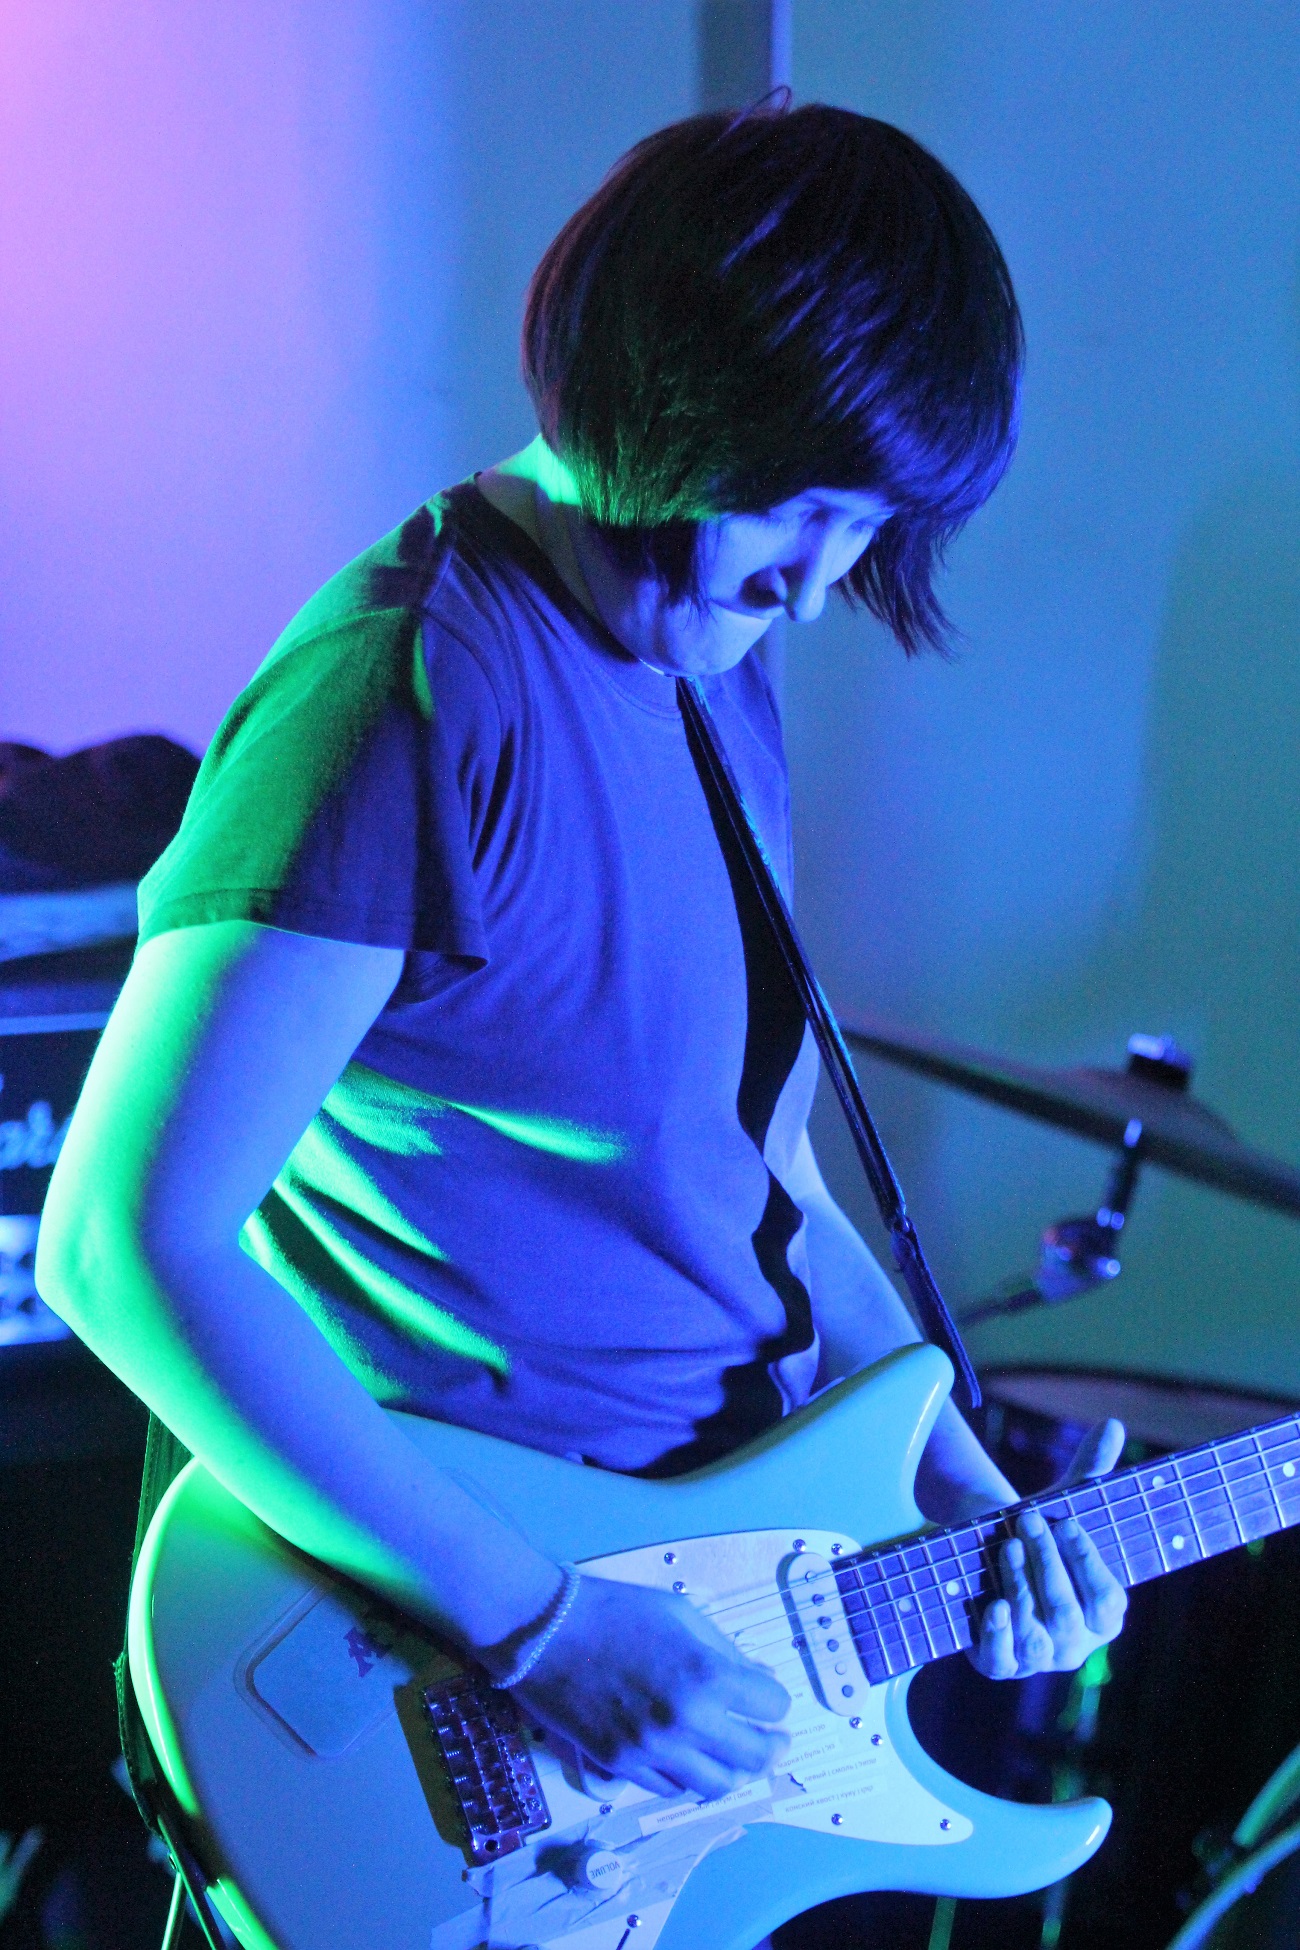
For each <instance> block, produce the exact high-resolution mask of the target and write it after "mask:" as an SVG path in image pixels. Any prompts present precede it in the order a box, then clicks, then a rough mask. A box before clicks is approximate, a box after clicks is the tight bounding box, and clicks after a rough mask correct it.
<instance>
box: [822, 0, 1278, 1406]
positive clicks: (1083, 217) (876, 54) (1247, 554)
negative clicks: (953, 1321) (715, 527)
mask: <svg viewBox="0 0 1300 1950" xmlns="http://www.w3.org/2000/svg"><path fill="white" fill-rule="evenodd" d="M794 61H795V65H794V78H795V86H796V90H797V93H798V95H799V97H800V98H801V99H809V98H818V97H820V98H822V99H825V100H831V101H838V102H842V103H844V104H846V105H847V106H850V107H853V108H856V109H859V110H862V111H865V112H868V113H873V114H878V115H881V116H883V117H885V118H887V119H889V120H891V121H895V122H897V123H899V124H901V126H902V127H904V128H905V129H907V130H909V131H910V132H911V133H913V134H914V135H916V136H918V137H919V138H920V139H921V140H922V141H923V142H926V143H927V144H929V145H930V146H931V147H932V148H934V149H935V150H936V151H937V152H938V154H939V155H940V156H941V157H942V158H943V159H944V161H946V162H947V163H948V164H949V165H950V166H951V167H952V168H953V169H955V171H956V172H957V174H958V175H959V177H960V178H961V179H962V181H963V182H965V183H966V184H967V185H968V187H969V188H970V189H971V190H972V192H973V193H974V195H975V197H976V199H977V200H978V202H979V203H980V205H981V206H982V208H983V209H984V211H985V212H986V214H987V215H988V217H989V218H990V220H991V222H992V224H993V226H994V229H995V230H996V231H997V234H998V236H999V238H1000V239H1001V241H1002V244H1003V247H1004V249H1005V251H1006V253H1007V256H1008V258H1009V261H1010V264H1011V268H1012V272H1013V275H1014V277H1015V280H1016V284H1017V288H1018V291H1019V294H1020V298H1021V302H1022V305H1023V309H1024V314H1025V321H1026V327H1027V332H1028V339H1029V372H1028V383H1027V387H1026V393H1025V407H1024V431H1023V436H1022V440H1021V447H1020V453H1019V456H1018V458H1017V460H1016V462H1015V464H1014V467H1013V469H1012V471H1011V474H1010V476H1009V477H1008V479H1007V480H1006V482H1005V483H1004V485H1003V486H1002V488H1001V489H1000V490H999V492H998V494H997V495H996V496H995V498H994V500H993V501H992V502H991V503H990V505H989V507H988V508H987V509H986V510H985V511H984V512H983V513H982V514H981V515H980V516H979V517H978V518H977V519H976V521H975V522H974V524H973V525H972V527H971V528H970V529H969V531H968V532H967V535H966V536H965V537H964V538H963V539H962V541H961V542H960V543H959V545H958V546H957V548H956V549H955V550H954V552H953V559H952V573H951V576H950V577H949V580H948V584H947V589H948V599H949V602H950V606H951V609H952V611H953V613H954V615H955V617H956V618H957V620H958V622H959V623H960V625H961V627H962V629H963V630H964V631H965V633H966V638H967V643H966V647H965V650H964V652H963V654H962V656H961V658H960V659H959V661H958V662H957V663H956V664H954V665H949V666H944V665H943V664H941V663H939V662H938V661H937V660H933V659H931V660H928V661H925V662H922V663H919V664H916V665H914V666H911V667H908V666H906V665H905V664H904V662H903V660H902V659H901V657H900V656H899V655H898V654H897V653H896V652H895V651H894V650H893V649H892V647H891V646H890V645H889V644H888V643H887V642H885V641H883V640H882V633H881V632H880V631H878V630H876V629H874V628H873V627H872V626H870V625H864V624H862V623H860V622H857V621H851V620H849V619H848V618H847V617H846V616H844V615H843V614H842V613H839V614H834V615H828V617H827V618H826V620H824V621H823V622H822V623H820V624H818V625H816V626H814V628H813V629H811V630H807V631H805V630H799V631H795V632H791V633H790V634H791V643H790V648H789V661H788V665H787V674H786V711H787V732H788V739H789V743H790V748H791V754H792V763H793V767H794V775H795V802H796V809H797V818H798V835H797V837H798V854H799V873H800V895H799V898H800V909H801V913H802V916H803V919H804V922H805V925H806V927H807V930H808V933H809V935H810V936H811V939H812V944H813V946H814V948H815V950H816V951H817V954H818V958H819V961H820V963H821V964H822V965H823V967H824V970H825V973H824V977H823V979H824V980H826V982H827V985H828V987H829V988H830V990H831V993H832V995H833V996H834V997H835V998H836V1000H837V1001H838V1003H839V1004H840V1006H841V1007H842V1008H843V1009H844V1010H845V1012H846V1013H848V1012H849V1011H850V1010H851V1008H852V1007H853V1006H856V1007H858V1008H859V1009H861V1010H862V1011H863V1012H874V1013H876V1014H878V1015H880V1016H882V1017H885V1018H887V1019H888V1018H892V1019H894V1020H895V1021H897V1022H898V1023H900V1024H905V1025H910V1026H913V1027H916V1028H920V1029H930V1030H933V1031H936V1032H943V1033H946V1034H948V1035H950V1036H952V1037H954V1038H957V1039H960V1040H964V1041H967V1042H970V1043H977V1044H981V1043H982V1044H985V1045H987V1046H989V1047H991V1048H992V1049H994V1050H1000V1051H1002V1052H1005V1053H1006V1054H1009V1055H1016V1056H1020V1057H1024V1058H1028V1059H1030V1060H1044V1061H1052V1062H1054V1061H1092V1062H1103V1063H1122V1061H1123V1052H1124V1044H1125V1040H1126V1038H1127V1036H1128V1035H1129V1033H1130V1032H1131V1031H1133V1030H1135V1029H1147V1030H1151V1031H1161V1030H1172V1031H1174V1032H1175V1033H1176V1034H1178V1035H1179V1037H1180V1038H1182V1039H1184V1040H1185V1041H1186V1043H1187V1044H1188V1046H1189V1047H1190V1048H1191V1050H1192V1051H1193V1052H1194V1053H1195V1054H1196V1056H1197V1058H1198V1072H1197V1077H1196V1087H1197V1088H1198V1090H1199V1091H1200V1093H1201V1094H1202V1095H1204V1096H1205V1097H1206V1099H1207V1100H1208V1101H1209V1102H1210V1103H1211V1104H1212V1105H1213V1106H1215V1107H1216V1108H1217V1109H1218V1110H1219V1111H1220V1112H1222V1113H1223V1114H1224V1115H1225V1116H1226V1117H1228V1118H1229V1119H1230V1120H1231V1121H1232V1122H1233V1123H1234V1124H1235V1125H1236V1126H1237V1128H1238V1130H1239V1131H1240V1133H1241V1134H1242V1135H1243V1136H1244V1137H1247V1138H1249V1139H1250V1140H1252V1141H1253V1142H1255V1143H1257V1144H1259V1145H1261V1146H1263V1147H1265V1148H1267V1149H1272V1150H1276V1151H1278V1152H1280V1153H1281V1154H1282V1155H1283V1156H1289V1157H1290V1158H1291V1159H1292V1160H1295V1161H1300V1128H1297V1121H1298V1120H1297V1115H1296V1111H1297V1105H1298V1104H1300V1016H1298V1014H1297V1006H1296V1005H1297V975H1298V973H1300V963H1298V960H1297V949H1298V948H1300V871H1298V866H1297V839H1298V836H1300V835H1298V824H1297V814H1298V813H1300V751H1298V746H1297V733H1298V732H1300V441H1298V439H1297V435H1298V434H1300V383H1298V381H1300V302H1298V299H1300V287H1298V283H1297V272H1298V270H1300V257H1298V251H1297V247H1298V245H1300V175H1298V174H1297V171H1296V169H1295V157H1296V155H1297V153H1300V15H1297V14H1296V12H1295V10H1294V9H1293V8H1288V7H1286V6H1284V5H1272V4H1266V3H1264V0H1243V4H1241V5H1239V6H1234V7H1232V8H1230V9H1228V8H1224V7H1222V6H1221V5H1218V4H1217V3H1216V0H1187V4H1185V5H1183V6H1180V7H1179V8H1178V9H1176V11H1175V12H1174V13H1172V14H1171V13H1170V11H1169V9H1168V8H1166V7H1163V6H1159V5H1156V4H1154V0H1095V4H1093V5H1090V6H1088V7H1082V8H1081V7H1076V6H1069V5H1064V4H1056V0H931V3H930V4H929V5H927V6H925V7H917V6H914V5H911V4H908V0H868V3H864V4H859V5H855V6H852V7H845V6H843V5H842V4H838V3H837V0H796V5H795V14H794ZM795 639H799V640H798V641H796V640H795ZM863 1067H864V1076H865V1077H866V1080H867V1081H868V1083H869V1085H870V1094H871V1095H872V1097H873V1099H874V1101H876V1102H877V1104H878V1105H879V1107H880V1111H881V1114H882V1120H883V1123H884V1125H885V1129H886V1134H887V1136H889V1137H892V1138H893V1139H894V1141H895V1143H896V1145H897V1150H898V1153H899V1164H900V1168H901V1170H902V1172H903V1175H904V1179H905V1182H906V1183H907V1184H908V1185H909V1187H910V1188H911V1189H910V1203H911V1205H912V1208H913V1211H914V1213H915V1214H916V1216H917V1219H918V1222H919V1223H920V1225H921V1228H922V1233H923V1237H925V1238H926V1239H927V1240H928V1241H929V1242H930V1244H931V1247H932V1250H933V1256H934V1258H935V1260H936V1262H937V1266H938V1269H939V1270H940V1273H941V1276H942V1280H943V1282H944V1283H945V1285H946V1286H947V1287H948V1288H949V1289H950V1290H951V1292H952V1293H953V1294H954V1295H956V1296H962V1297H966V1298H971V1297H974V1296H976V1295H977V1294H979V1293H981V1292H983V1291H985V1290H986V1289H987V1288H988V1287H989V1286H991V1285H992V1284H993V1283H994V1282H995V1281H996V1280H998V1279H999V1278H1001V1277H1002V1276H1003V1275H1004V1274H1006V1273H1009V1272H1011V1271H1013V1270H1016V1269H1017V1268H1020V1267H1028V1266H1030V1265H1032V1263H1033V1260H1034V1256H1035V1250H1036V1238H1037V1233H1038V1231H1039V1229H1040V1228H1041V1226H1042V1225H1043V1224H1045V1223H1046V1222H1048V1221H1049V1220H1051V1219H1053V1218H1055V1217H1058V1216H1061V1215H1062V1214H1063V1213H1065V1212H1069V1211H1080V1210H1087V1209H1088V1208H1089V1207H1090V1206H1092V1205H1094V1204H1095V1203H1096V1202H1097V1198H1098V1195H1099V1193H1100V1191H1101V1188H1102V1184H1103V1178H1104V1169H1105V1157H1104V1154H1103V1153H1102V1152H1100V1151H1097V1150H1095V1149H1093V1148H1092V1147H1091V1146H1086V1145H1083V1144H1080V1143H1077V1142H1075V1141H1073V1140H1071V1139H1067V1138H1063V1137H1059V1136H1054V1135H1052V1134H1050V1133H1048V1132H1046V1131H1043V1130H1040V1129H1038V1128H1036V1127H1034V1126H1031V1125H1028V1124H1024V1125H1022V1124H1020V1123H1018V1122H1016V1121H1014V1120H1013V1119H1011V1118H1010V1117H1009V1116H1008V1115H1007V1114H1006V1113H1004V1112H1001V1111H997V1110H992V1109H985V1108H977V1107H974V1106H970V1105H968V1104H966V1103H965V1102H963V1101H961V1100H959V1099H956V1098H953V1097H950V1096H947V1095H945V1094H943V1093H941V1092H940V1091H938V1090H937V1089H936V1088H935V1087H934V1086H932V1085H926V1084H922V1083H920V1082H917V1081H912V1080H903V1079H901V1078H898V1077H895V1076H894V1075H893V1074H892V1073H888V1072H884V1071H881V1070H879V1069H878V1068H877V1066H875V1065H864V1066H863ZM819 1121H820V1147H821V1150H822V1152H823V1155H824V1157H825V1158H826V1159H827V1160H829V1164H830V1175H831V1177H832V1179H833V1181H834V1182H835V1184H836V1186H837V1187H838V1188H839V1190H840V1192H841V1194H842V1196H843V1197H844V1199H845V1202H846V1203H847V1204H849V1205H851V1206H852V1207H853V1208H854V1209H855V1211H856V1212H858V1213H859V1215H861V1216H862V1217H863V1219H864V1221H865V1218H866V1215H865V1211H864V1201H863V1199H862V1196H861V1194H860V1192H859V1190H858V1183H857V1176H856V1173H855V1170H854V1168H853V1166H852V1162H851V1160H850V1159H849V1157H848V1156H847V1155H846V1150H847V1146H846V1144H845V1143H844V1142H843V1141H841V1139H840V1137H839V1133H838V1129H837V1127H836V1125H835V1123H834V1121H833V1120H832V1119H831V1118H829V1117H827V1116H822V1117H821V1119H820V1120H819ZM1298 1314H1300V1227H1297V1226H1296V1225H1295V1224H1294V1223H1292V1222H1290V1221H1287V1220H1285V1219H1282V1218H1276V1219H1274V1218H1269V1217H1266V1216H1264V1215H1261V1214H1256V1213H1254V1212H1252V1211H1251V1210H1249V1209H1248V1208H1246V1207H1244V1206H1238V1205H1235V1204H1232V1203H1231V1202H1229V1201H1228V1200H1226V1199H1224V1198H1222V1197H1221V1196H1219V1195H1218V1194H1215V1193H1212V1192H1208V1191H1203V1190H1200V1189H1199V1188H1194V1187H1191V1186H1186V1185H1183V1184H1181V1183H1176V1182H1174V1181H1171V1180H1169V1179H1162V1178H1160V1177H1159V1176H1158V1175H1156V1174H1154V1173H1153V1174H1150V1175H1149V1176H1148V1177H1147V1178H1146V1179H1145V1180H1144V1182H1143V1184H1142V1186H1141V1187H1140V1189H1139V1193H1138V1199H1137V1203H1136V1205H1135V1208H1134V1214H1133V1219H1132V1223H1131V1225H1130V1228H1129V1233H1128V1235H1126V1271H1125V1273H1124V1276H1123V1277H1122V1279H1121V1281H1120V1283H1119V1284H1118V1286H1116V1287H1115V1288H1114V1289H1112V1290H1111V1291H1110V1292H1108V1293H1105V1294H1102V1295H1098V1296H1096V1297H1094V1298H1089V1299H1085V1300H1079V1301H1075V1302H1073V1303H1072V1304H1071V1305H1070V1306H1068V1307H1066V1308H1062V1309H1060V1310H1054V1311H1052V1312H1050V1313H1047V1312H1044V1313H1041V1314H1038V1315H1036V1316H1034V1317H1032V1318H1031V1317H1021V1319H1020V1320H1018V1321H1017V1322H1016V1323H1014V1324H1012V1323H1006V1324H1000V1325H998V1326H996V1327H995V1326H990V1327H987V1328H985V1329H984V1330H982V1331H981V1332H980V1334H979V1335H978V1336H977V1338H976V1340H975V1342H974V1345H975V1346H976V1348H977V1349H978V1351H979V1353H980V1354H981V1355H983V1356H986V1357H992V1356H995V1355H997V1356H1002V1355H1011V1354H1015V1355H1017V1356H1020V1357H1024V1358H1029V1357H1031V1356H1035V1355H1042V1356H1044V1357H1050V1358H1057V1359H1069V1360H1074V1361H1087V1360H1094V1361H1096V1362H1097V1363H1099V1364H1107V1365H1124V1364H1132V1365H1134V1366H1138V1367H1150V1368H1155V1369H1158V1370H1162V1371H1165V1372H1177V1373H1188V1374H1210V1375H1219V1376H1223V1377H1233V1378H1236V1379H1239V1380H1244V1381H1250V1382H1254V1383H1256V1384H1258V1385H1259V1386H1261V1387H1266V1388H1267V1387H1271V1386H1274V1385H1281V1386H1286V1387H1288V1388H1290V1389H1291V1390H1292V1391H1293V1392H1294V1393H1296V1394H1300V1333H1298V1332H1297V1319H1298Z"/></svg>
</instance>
